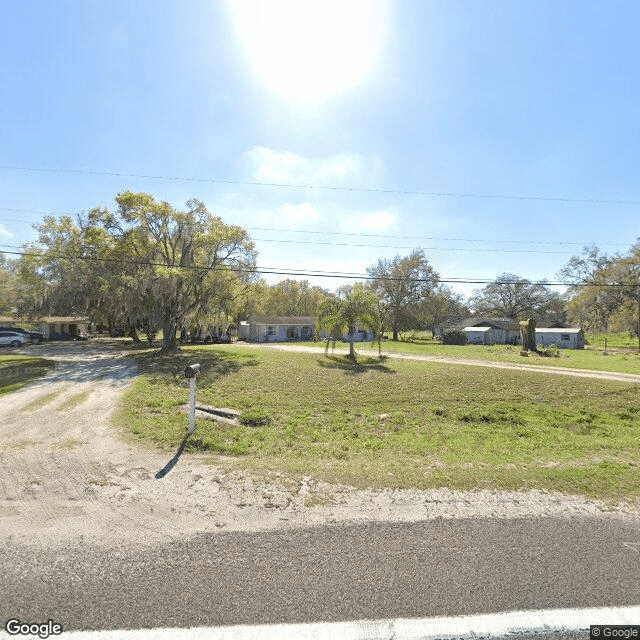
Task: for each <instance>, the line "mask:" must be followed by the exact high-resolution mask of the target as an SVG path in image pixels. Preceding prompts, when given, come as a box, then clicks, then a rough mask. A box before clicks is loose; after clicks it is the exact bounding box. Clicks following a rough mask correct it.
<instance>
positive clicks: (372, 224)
mask: <svg viewBox="0 0 640 640" xmlns="http://www.w3.org/2000/svg"><path fill="white" fill-rule="evenodd" d="M359 222H360V226H361V227H362V228H363V229H366V230H367V231H387V230H388V229H391V228H392V227H394V226H395V225H396V223H397V222H398V214H397V213H396V212H395V211H374V212H373V213H368V214H365V215H363V216H362V217H361V218H360V220H359Z"/></svg>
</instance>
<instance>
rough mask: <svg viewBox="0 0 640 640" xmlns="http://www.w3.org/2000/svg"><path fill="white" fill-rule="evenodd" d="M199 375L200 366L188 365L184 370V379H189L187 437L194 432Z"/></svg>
mask: <svg viewBox="0 0 640 640" xmlns="http://www.w3.org/2000/svg"><path fill="white" fill-rule="evenodd" d="M199 375H200V365H199V364H190V365H189V366H188V367H187V368H186V369H185V370H184V376H185V378H189V386H190V389H189V435H190V436H192V435H193V434H194V433H195V432H196V378H197V377H198V376H199Z"/></svg>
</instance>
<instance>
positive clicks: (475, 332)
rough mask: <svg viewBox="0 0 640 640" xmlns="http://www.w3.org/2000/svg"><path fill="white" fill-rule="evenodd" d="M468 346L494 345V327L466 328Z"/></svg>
mask: <svg viewBox="0 0 640 640" xmlns="http://www.w3.org/2000/svg"><path fill="white" fill-rule="evenodd" d="M464 333H465V335H466V336H467V344H494V342H495V340H494V339H493V327H465V328H464Z"/></svg>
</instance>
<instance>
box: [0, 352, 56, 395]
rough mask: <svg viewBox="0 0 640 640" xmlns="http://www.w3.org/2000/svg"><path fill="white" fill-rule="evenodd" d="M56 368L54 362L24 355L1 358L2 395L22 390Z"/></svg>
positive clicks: (0, 378)
mask: <svg viewBox="0 0 640 640" xmlns="http://www.w3.org/2000/svg"><path fill="white" fill-rule="evenodd" d="M54 366H55V362H54V361H53V360H47V359H46V358H34V357H32V356H23V355H2V356H0V395H4V394H7V393H11V392H13V391H17V390H18V389H21V388H22V387H24V386H25V385H27V384H29V383H30V382H31V381H32V380H35V379H36V378H40V377H42V376H44V375H46V374H47V373H49V371H51V370H52V369H53V368H54Z"/></svg>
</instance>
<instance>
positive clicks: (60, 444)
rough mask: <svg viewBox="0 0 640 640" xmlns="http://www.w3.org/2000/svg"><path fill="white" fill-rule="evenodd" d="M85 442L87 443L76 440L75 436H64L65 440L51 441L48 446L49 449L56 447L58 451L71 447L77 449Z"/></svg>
mask: <svg viewBox="0 0 640 640" xmlns="http://www.w3.org/2000/svg"><path fill="white" fill-rule="evenodd" d="M85 444H87V443H86V442H85V441H82V440H78V439H77V438H66V439H65V440H58V441H57V442H53V443H52V444H51V445H49V446H50V448H51V449H57V450H59V451H71V450H72V449H77V448H78V447H81V446H82V445H85Z"/></svg>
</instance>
